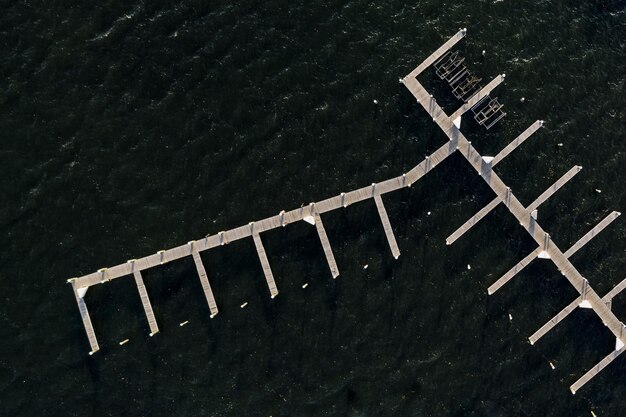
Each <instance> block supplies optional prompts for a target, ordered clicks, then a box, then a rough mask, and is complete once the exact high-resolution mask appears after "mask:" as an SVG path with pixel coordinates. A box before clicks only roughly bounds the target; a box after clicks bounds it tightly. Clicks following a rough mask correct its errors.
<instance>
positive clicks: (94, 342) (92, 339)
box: [70, 280, 100, 355]
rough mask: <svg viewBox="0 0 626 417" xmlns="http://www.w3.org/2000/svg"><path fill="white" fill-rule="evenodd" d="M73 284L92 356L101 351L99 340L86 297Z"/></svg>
mask: <svg viewBox="0 0 626 417" xmlns="http://www.w3.org/2000/svg"><path fill="white" fill-rule="evenodd" d="M70 282H71V283H72V290H73V291H74V297H75V298H76V303H77V304H78V311H79V312H80V318H81V319H82V320H83V326H84V327H85V333H87V339H89V345H90V346H91V351H90V352H89V354H90V355H93V354H94V353H96V352H97V351H99V350H100V346H98V339H96V332H94V330H93V325H92V324H91V318H90V317H89V310H87V304H86V303H85V299H84V295H85V293H84V292H83V295H82V296H81V295H79V293H78V292H79V289H77V288H76V285H75V283H74V281H73V280H72V281H70Z"/></svg>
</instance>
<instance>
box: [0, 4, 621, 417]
mask: <svg viewBox="0 0 626 417" xmlns="http://www.w3.org/2000/svg"><path fill="white" fill-rule="evenodd" d="M160 3H162V4H157V2H155V1H151V2H134V3H128V2H112V1H110V2H96V4H95V5H94V4H91V3H88V2H87V3H85V4H82V5H81V4H74V5H69V4H66V3H64V2H30V3H24V2H17V3H15V2H3V6H2V13H1V14H0V40H1V42H0V45H1V46H0V48H1V50H0V52H1V56H2V65H0V68H1V69H2V77H0V87H1V88H0V92H1V95H0V132H1V133H0V134H1V145H0V166H1V167H2V174H3V175H2V177H1V179H0V193H1V195H2V201H3V204H1V205H0V227H1V231H2V232H1V233H0V236H2V246H1V248H2V254H1V255H0V282H1V284H2V287H1V294H2V297H1V303H0V305H1V307H0V313H1V314H0V320H1V324H0V338H1V340H2V342H0V414H2V415H3V416H18V415H19V416H89V415H93V416H126V415H128V416H130V415H133V416H134V415H137V416H173V415H175V416H183V415H189V416H195V415H207V416H257V415H258V416H270V415H271V416H539V415H541V416H543V415H546V416H588V415H591V414H590V410H593V411H594V412H595V413H596V415H597V416H598V417H600V416H622V415H624V412H625V410H626V400H625V399H624V398H626V377H625V376H624V375H625V371H626V358H623V357H621V358H619V359H618V360H616V361H615V362H614V363H613V364H611V365H610V366H609V367H608V368H607V369H605V370H604V371H603V372H602V373H601V374H600V375H599V376H598V377H596V378H595V379H594V380H593V381H592V382H591V383H590V384H588V385H587V386H586V387H585V388H584V389H583V390H581V391H580V392H579V393H578V394H576V396H572V395H571V394H570V392H569V389H568V388H569V385H570V384H571V383H573V382H574V381H575V380H576V379H578V378H579V377H580V376H581V375H582V374H583V373H584V372H585V371H586V370H587V369H589V368H590V367H591V366H593V365H594V364H595V363H596V362H597V361H598V360H600V359H601V358H603V357H604V356H605V355H606V354H608V353H609V352H610V350H611V349H612V348H613V344H614V339H613V338H612V337H611V335H610V334H609V332H608V331H607V330H606V329H605V328H604V327H603V326H602V324H601V323H600V321H599V320H598V319H597V318H596V317H595V315H594V313H592V312H590V311H588V310H581V311H576V312H575V313H574V314H572V316H571V317H569V318H568V319H567V320H566V321H565V322H563V323H561V324H560V325H559V326H558V327H557V328H556V329H555V330H554V331H552V332H551V333H549V334H548V336H546V337H545V338H544V339H542V340H541V342H540V343H538V344H537V345H536V346H534V347H532V346H530V345H529V344H528V342H527V337H528V336H529V335H530V334H532V333H533V332H534V331H535V330H536V329H537V328H538V327H539V326H541V325H542V324H543V323H544V322H545V321H546V320H547V319H548V318H550V317H551V316H552V314H554V313H555V312H556V311H559V310H560V309H561V308H562V307H563V306H565V305H566V304H568V303H569V302H570V301H571V300H572V299H573V297H574V291H573V290H572V289H571V287H570V286H569V284H567V282H566V280H565V279H563V278H562V277H561V275H560V274H559V273H558V272H557V271H556V269H555V267H554V266H553V265H552V264H551V263H550V262H546V261H542V262H535V263H533V264H532V265H531V267H529V268H527V269H526V270H525V271H524V273H523V274H521V275H519V276H518V277H517V278H516V279H515V280H513V281H512V282H511V283H510V284H508V285H507V286H506V287H504V288H503V289H502V290H501V291H500V292H498V293H497V294H496V295H494V296H491V297H488V296H487V294H486V288H487V286H489V285H490V284H491V283H493V282H494V281H495V280H496V279H497V278H498V277H499V276H500V275H501V274H503V273H504V272H506V271H507V270H508V269H509V268H510V267H511V266H512V265H514V264H515V263H516V262H517V261H518V260H519V259H521V258H522V257H523V256H525V254H526V253H528V251H529V250H530V249H532V247H533V245H532V242H531V241H530V239H529V238H528V236H527V235H526V233H525V232H524V231H523V230H522V229H521V228H520V227H519V225H517V224H516V223H515V221H514V220H513V218H512V216H511V215H510V214H509V213H508V212H507V211H506V210H505V209H504V208H502V207H499V208H498V209H497V210H496V211H495V212H494V213H492V214H491V215H490V216H489V217H488V218H486V219H485V220H484V221H483V222H482V223H481V224H480V225H479V226H477V227H475V228H474V229H473V230H472V231H471V232H470V233H469V234H467V235H466V236H464V237H463V238H462V239H461V240H459V241H458V242H457V243H455V244H454V245H453V246H450V247H446V246H445V243H444V240H445V237H446V236H447V235H448V234H449V233H451V232H452V231H453V230H454V229H455V228H456V227H457V226H458V225H460V224H461V223H462V222H464V221H465V220H466V219H467V218H468V217H469V216H470V215H471V214H473V212H474V211H475V210H477V209H479V208H480V207H482V205H484V204H485V203H486V202H487V201H489V200H491V198H492V194H491V191H490V190H489V189H488V188H487V186H486V185H485V184H484V183H482V182H481V181H480V179H479V178H478V176H477V175H476V174H475V173H474V172H472V171H471V170H470V169H469V165H468V164H467V163H466V161H465V160H463V158H462V157H460V156H457V155H455V156H452V157H451V158H449V159H448V160H447V161H446V162H445V163H444V164H442V166H441V167H439V168H437V169H436V170H435V171H433V172H432V173H430V174H429V175H428V176H427V177H425V178H424V179H423V180H421V181H420V182H419V183H418V184H416V185H415V186H413V187H412V188H411V189H410V190H402V191H398V192H396V193H393V194H391V195H388V196H386V198H385V201H386V204H387V210H388V212H389V215H390V218H391V222H392V224H393V226H394V229H395V232H396V236H397V238H398V243H399V245H400V247H401V250H402V256H401V257H400V259H399V260H398V261H394V260H393V258H392V257H391V256H390V253H389V249H388V247H387V244H386V240H385V237H384V234H383V233H382V227H381V226H380V223H379V220H378V217H377V214H376V211H375V208H374V205H373V204H371V203H362V204H359V205H355V206H351V207H350V208H349V209H346V210H342V211H338V212H333V213H331V214H328V215H325V217H324V221H325V225H326V229H327V232H328V234H329V238H330V240H331V242H332V244H333V249H334V251H335V256H336V258H337V262H338V265H339V268H340V271H341V273H342V275H341V277H340V278H339V279H338V280H336V281H333V280H332V278H331V277H330V273H329V271H328V268H327V266H326V263H325V260H324V257H323V252H322V250H321V247H320V245H319V242H318V239H317V235H316V233H315V230H314V228H312V227H310V226H309V225H307V224H304V223H303V224H296V225H292V226H290V227H288V228H285V229H284V230H282V229H281V230H275V231H271V232H269V233H267V234H266V235H264V242H265V246H266V250H267V252H268V255H269V258H270V262H271V264H272V267H273V270H274V275H275V276H276V279H277V284H278V287H279V289H280V290H281V294H280V296H279V297H278V298H276V299H275V300H270V298H269V297H268V294H267V288H266V285H265V281H264V279H263V275H262V273H261V269H260V266H259V264H258V259H257V257H256V253H255V251H254V246H253V243H252V242H251V241H245V242H238V243H236V244H233V245H229V246H226V247H223V248H219V249H217V250H213V251H211V252H210V253H205V254H204V255H203V258H204V261H205V263H206V264H207V266H208V269H209V275H210V278H211V283H212V285H213V289H214V291H215V293H216V296H217V300H218V303H219V305H220V309H221V312H220V315H219V316H218V317H216V318H215V319H213V320H211V319H209V315H208V308H207V306H206V302H205V301H204V299H203V295H202V293H201V290H200V285H199V282H198V279H197V276H196V274H195V271H194V267H193V263H192V261H191V260H190V259H185V260H181V261H177V262H173V263H172V264H169V265H167V266H164V267H161V268H156V269H154V270H150V271H146V272H145V273H144V279H145V281H146V285H147V288H148V291H149V294H150V297H151V298H152V303H153V306H154V309H155V314H156V317H157V321H158V322H159V325H160V327H161V333H160V334H158V335H157V336H155V337H153V338H150V337H149V336H148V331H147V323H146V321H145V316H144V314H143V310H142V308H141V304H140V300H139V297H138V296H137V291H136V288H135V287H134V283H133V280H132V279H128V278H127V279H119V280H116V281H114V282H112V283H110V284H108V285H105V286H98V287H94V288H92V289H91V290H90V291H89V292H88V294H87V297H86V299H87V303H88V305H89V308H90V312H91V315H92V319H93V322H94V326H95V328H96V333H97V335H98V338H99V341H100V344H101V347H102V350H101V352H99V353H98V354H96V355H94V356H93V357H90V356H88V355H87V351H88V350H89V348H88V344H87V340H86V338H85V334H84V330H83V327H82V324H81V321H80V317H79V314H78V311H77V308H76V303H75V301H74V299H73V295H72V292H71V290H70V288H69V287H68V286H67V285H66V284H65V280H66V279H67V278H70V277H73V276H77V275H82V274H85V273H89V272H92V271H94V270H96V269H97V268H100V267H103V266H110V265H114V264H117V263H120V262H123V261H125V260H126V259H130V258H133V257H139V256H143V255H146V254H150V253H154V252H155V251H157V250H159V249H162V248H166V247H171V246H174V245H179V244H181V243H184V242H187V241H188V240H190V239H195V238H200V237H203V236H204V235H205V234H206V233H216V232H218V231H220V230H223V229H227V228H229V227H234V226H238V225H241V224H245V223H247V222H248V221H250V220H254V219H258V218H262V217H265V216H268V215H272V214H275V213H277V212H278V211H280V210H281V209H290V208H294V207H298V206H300V204H302V203H309V202H310V201H315V200H319V199H322V198H325V197H328V196H331V195H336V194H338V193H339V192H341V191H347V190H349V189H352V188H354V187H359V186H363V185H367V184H369V183H371V182H372V181H380V180H383V179H386V178H389V177H391V176H396V175H399V174H400V173H402V172H405V171H406V170H408V169H410V167H412V166H414V165H415V164H416V163H418V162H419V161H420V160H421V159H422V158H423V156H424V155H426V154H428V153H430V152H432V151H433V150H434V149H436V148H437V147H438V146H439V145H440V144H441V143H443V141H444V140H445V138H444V136H443V135H442V133H441V132H440V131H439V130H438V128H437V127H436V126H435V125H434V124H433V123H432V122H431V121H429V120H428V117H427V116H426V114H425V112H424V111H423V110H422V109H421V108H419V107H418V106H417V105H416V104H415V103H414V101H413V99H412V98H411V96H410V94H409V93H408V92H407V91H406V90H405V89H404V87H402V86H401V85H400V84H398V78H399V77H400V76H403V75H405V74H406V73H408V72H409V71H410V70H411V69H412V68H414V67H415V66H416V65H417V64H418V63H419V62H421V60H422V59H424V58H425V57H426V56H427V55H428V54H429V53H430V52H431V51H433V50H434V49H436V48H437V47H438V46H439V45H440V44H441V43H442V42H443V41H444V40H445V39H447V37H449V36H451V35H452V34H453V33H455V32H456V31H457V30H458V28H460V27H467V28H468V37H467V38H466V40H464V41H463V42H462V43H461V44H460V46H459V49H460V50H461V51H462V52H463V53H464V54H465V55H466V56H467V57H468V61H469V62H470V65H471V67H472V68H473V69H474V70H475V71H476V72H477V73H478V74H480V75H481V76H483V78H484V80H489V79H491V78H492V77H493V76H495V75H496V74H498V73H502V72H505V73H506V74H507V79H506V83H505V85H504V86H501V87H499V89H498V90H499V91H498V93H497V94H498V97H499V98H500V101H501V102H503V103H505V106H506V109H507V112H508V116H507V117H506V118H505V120H504V122H503V123H501V124H500V125H499V126H498V127H497V128H494V129H492V130H491V131H490V132H489V133H488V134H485V133H484V132H483V131H480V130H478V129H476V128H475V127H473V126H471V125H468V126H467V128H466V132H467V135H468V137H470V139H471V140H472V141H473V143H474V144H475V145H476V147H477V148H478V150H479V151H481V152H482V153H484V154H489V153H491V154H493V153H494V152H496V151H497V150H498V149H499V148H501V147H502V146H503V145H504V144H505V143H507V142H508V141H509V140H511V139H512V138H514V137H515V136H517V134H518V133H519V132H521V131H522V130H523V129H525V128H526V127H527V126H528V125H530V124H531V123H532V122H533V121H534V120H537V119H544V120H545V121H546V126H547V128H546V129H543V130H541V131H540V132H538V133H537V134H535V136H534V137H533V138H532V139H529V141H528V142H526V143H525V144H524V145H523V147H521V148H520V149H518V150H517V151H515V153H514V154H512V155H511V156H510V157H509V158H507V160H506V161H505V162H503V163H502V164H500V165H499V166H498V172H499V173H500V174H501V176H502V178H503V179H504V180H505V181H506V182H507V183H508V184H509V185H511V187H512V188H513V190H514V192H515V193H516V195H517V196H518V197H519V198H520V199H521V200H522V202H524V203H529V202H530V201H532V200H533V199H534V198H535V196H537V195H538V194H539V193H540V192H542V191H543V189H544V188H546V187H547V186H548V185H550V184H551V183H552V182H553V181H554V180H556V179H557V178H558V177H560V176H561V175H562V174H563V173H565V172H566V171H567V170H568V169H569V168H570V167H571V166H573V165H574V164H580V165H583V166H584V168H585V169H584V170H583V171H582V172H581V173H580V174H579V175H578V176H577V177H576V178H575V179H574V180H573V181H572V182H570V183H569V184H568V185H567V186H566V187H565V188H563V189H562V190H561V191H559V193H558V194H557V195H555V196H554V197H553V198H552V199H551V200H549V201H548V202H547V203H545V204H544V205H543V206H542V209H541V211H540V223H541V224H542V225H543V227H544V228H545V229H546V230H547V231H549V232H550V234H551V235H552V237H553V239H554V241H555V242H556V243H557V244H559V245H560V246H561V248H562V249H565V248H567V247H568V246H569V245H571V244H572V243H573V242H574V241H576V240H577V239H578V237H580V236H581V235H582V234H583V233H585V232H586V231H587V230H589V229H590V228H591V227H592V225H593V224H594V223H595V222H597V221H599V220H600V219H601V218H603V217H604V216H605V215H606V214H608V213H609V212H610V211H611V210H620V209H621V210H625V209H626V193H625V191H624V184H626V169H625V168H624V166H625V164H626V152H625V150H626V134H625V133H624V132H625V131H626V130H625V129H626V110H625V109H626V99H625V98H624V92H625V90H626V89H625V81H626V45H625V42H626V41H625V39H626V3H625V2H624V1H599V0H592V1H586V2H578V1H541V2H537V1H511V0H504V1H500V2H491V1H478V2H468V3H471V4H462V2H438V1H420V2H412V3H405V2H390V1H385V2H377V3H376V4H370V3H371V2H365V1H350V2H332V3H328V2H319V3H316V2H296V1H282V2H281V1H263V2H254V1H243V2H238V3H235V2H201V1H196V2H188V3H178V2H160ZM309 3H311V4H309ZM483 49H484V50H486V56H485V58H481V57H480V52H481V51H482V50H483ZM422 79H423V81H424V83H426V84H427V85H428V86H429V87H430V88H435V89H437V91H440V93H438V97H440V99H439V100H440V102H442V103H443V104H444V105H445V106H446V108H447V109H451V108H454V107H455V106H457V105H458V103H455V102H454V101H453V100H452V99H451V98H450V97H451V96H450V94H449V93H447V92H446V91H445V89H441V88H440V87H441V86H440V85H438V84H437V83H436V82H435V81H434V77H433V75H432V73H428V74H425V75H424V76H423V77H422ZM521 97H525V98H526V100H525V102H524V103H523V104H522V103H521V102H520V98H521ZM373 99H377V100H378V101H379V104H378V106H376V105H374V104H373V102H372V101H373ZM558 143H562V144H563V146H562V147H559V146H557V144H558ZM595 188H598V189H601V190H602V193H601V194H598V193H595V192H594V191H593V190H594V189H595ZM429 211H430V212H431V215H430V216H428V215H427V213H428V212H429ZM572 259H573V262H574V264H575V265H576V266H577V268H578V269H579V270H580V271H581V272H582V273H583V274H584V275H585V276H586V277H587V278H588V279H589V280H590V282H591V284H592V285H593V286H594V288H595V289H596V290H597V291H598V292H599V293H600V294H604V293H606V292H607V291H608V290H609V289H610V288H611V287H612V285H614V284H616V283H617V282H619V281H620V280H621V279H623V278H624V273H625V271H626V227H625V226H624V221H623V220H618V221H617V222H615V223H614V224H613V225H611V226H610V227H609V228H608V229H607V230H606V231H604V232H603V233H602V235H601V236H599V237H598V238H596V239H595V240H594V241H592V242H591V243H590V244H589V245H587V246H586V247H585V249H584V250H581V251H580V252H578V253H577V254H576V255H575V256H574V257H573V258H572ZM468 263H470V264H471V265H472V269H471V270H468V269H467V267H466V266H467V264H468ZM365 264H368V265H369V268H368V269H367V270H364V269H363V266H364V265H365ZM304 283H309V286H308V288H306V289H305V290H303V289H302V285H303V284H304ZM246 301H247V302H248V303H249V304H248V306H247V307H246V308H245V309H240V308H239V305H240V304H242V303H243V302H246ZM613 305H614V310H615V311H616V314H617V315H618V317H621V318H622V319H625V318H626V295H625V294H622V295H620V296H619V297H617V298H616V299H615V300H614V304H613ZM509 313H510V314H511V315H512V316H513V322H509V319H508V314H509ZM184 320H189V324H188V325H187V326H185V327H179V325H178V324H179V323H180V322H182V321H184ZM126 338H129V339H130V342H129V343H128V344H126V345H124V346H119V345H118V342H119V341H121V340H123V339H126ZM549 361H552V362H553V363H554V364H556V370H554V371H553V370H551V369H550V367H549V365H548V363H549Z"/></svg>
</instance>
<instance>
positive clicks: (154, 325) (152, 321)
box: [133, 271, 159, 336]
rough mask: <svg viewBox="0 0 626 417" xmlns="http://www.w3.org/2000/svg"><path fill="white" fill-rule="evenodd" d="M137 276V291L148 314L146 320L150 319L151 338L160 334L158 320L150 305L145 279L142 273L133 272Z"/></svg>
mask: <svg viewBox="0 0 626 417" xmlns="http://www.w3.org/2000/svg"><path fill="white" fill-rule="evenodd" d="M133 275H134V276H135V283H136V284H137V291H139V297H140V298H141V304H142V305H143V309H144V311H145V312H146V318H147V319H148V326H150V336H153V335H155V334H157V333H158V332H159V326H157V323H156V319H155V318H154V311H152V304H150V298H149V297H148V291H146V286H145V285H144V283H143V277H142V276H141V272H139V271H133Z"/></svg>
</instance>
